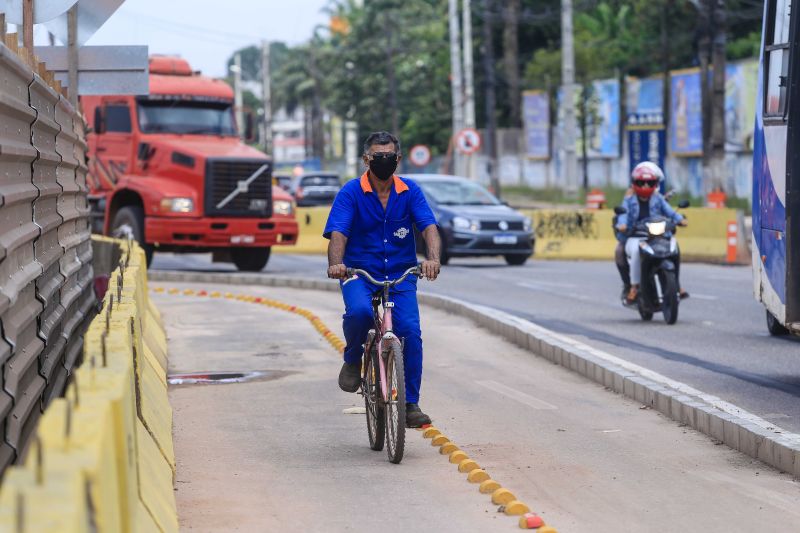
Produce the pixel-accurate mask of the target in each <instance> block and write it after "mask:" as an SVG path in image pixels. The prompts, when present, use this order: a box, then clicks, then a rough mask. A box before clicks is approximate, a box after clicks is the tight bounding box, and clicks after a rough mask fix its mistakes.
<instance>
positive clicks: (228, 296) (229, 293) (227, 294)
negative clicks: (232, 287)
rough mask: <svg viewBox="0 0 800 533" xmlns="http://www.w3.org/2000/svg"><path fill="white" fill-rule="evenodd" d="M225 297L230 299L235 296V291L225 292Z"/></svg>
mask: <svg viewBox="0 0 800 533" xmlns="http://www.w3.org/2000/svg"><path fill="white" fill-rule="evenodd" d="M225 298H228V299H229V300H230V299H231V298H233V293H231V292H226V293H225Z"/></svg>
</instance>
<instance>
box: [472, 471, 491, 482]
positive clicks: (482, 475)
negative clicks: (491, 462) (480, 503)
mask: <svg viewBox="0 0 800 533" xmlns="http://www.w3.org/2000/svg"><path fill="white" fill-rule="evenodd" d="M487 479H489V474H488V473H487V472H486V470H483V469H481V468H476V469H475V470H471V471H470V473H469V474H467V481H469V482H470V483H483V482H484V481H486V480H487Z"/></svg>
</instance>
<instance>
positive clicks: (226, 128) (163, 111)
mask: <svg viewBox="0 0 800 533" xmlns="http://www.w3.org/2000/svg"><path fill="white" fill-rule="evenodd" d="M139 128H140V129H141V130H142V133H178V134H199V135H236V128H235V126H234V121H233V109H232V107H231V104H230V103H229V102H186V101H163V100H140V101H139Z"/></svg>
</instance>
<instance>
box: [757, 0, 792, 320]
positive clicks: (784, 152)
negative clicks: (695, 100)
mask: <svg viewBox="0 0 800 533" xmlns="http://www.w3.org/2000/svg"><path fill="white" fill-rule="evenodd" d="M792 7H793V6H792V1H791V0H767V1H766V2H765V5H764V20H763V31H762V38H761V57H760V64H759V78H758V101H757V102H756V124H755V132H754V142H753V204H752V207H753V247H752V249H753V282H754V290H755V297H756V299H757V300H758V301H760V302H761V303H762V304H763V305H764V307H765V308H766V314H767V327H768V329H769V332H770V334H772V335H788V334H790V333H792V334H795V335H800V287H798V284H800V150H798V149H796V148H797V147H800V36H799V35H798V30H799V29H800V28H798V20H799V19H800V13H797V11H798V10H794V9H792Z"/></svg>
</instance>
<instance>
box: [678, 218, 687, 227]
mask: <svg viewBox="0 0 800 533" xmlns="http://www.w3.org/2000/svg"><path fill="white" fill-rule="evenodd" d="M678 225H679V226H684V227H685V226H688V225H689V221H688V220H686V219H685V218H684V219H683V220H681V221H680V222H678Z"/></svg>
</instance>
